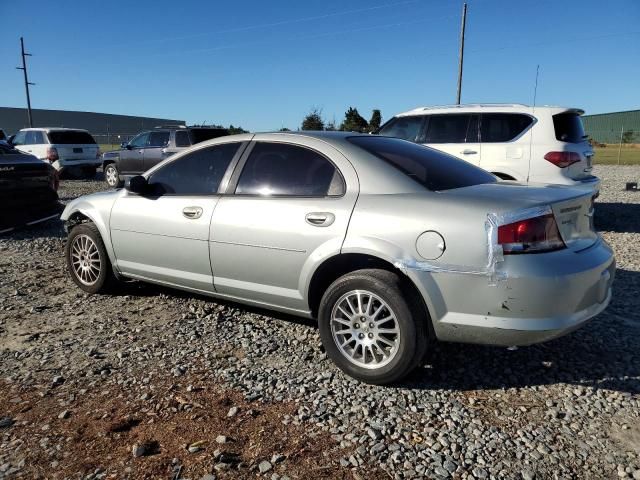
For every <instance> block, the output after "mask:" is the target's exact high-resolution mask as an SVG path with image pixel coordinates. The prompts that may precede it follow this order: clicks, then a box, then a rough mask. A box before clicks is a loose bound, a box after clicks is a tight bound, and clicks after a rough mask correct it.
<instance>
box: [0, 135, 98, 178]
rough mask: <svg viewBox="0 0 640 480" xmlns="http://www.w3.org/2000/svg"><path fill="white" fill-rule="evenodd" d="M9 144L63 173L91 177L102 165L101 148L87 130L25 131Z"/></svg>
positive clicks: (11, 139) (15, 136)
mask: <svg viewBox="0 0 640 480" xmlns="http://www.w3.org/2000/svg"><path fill="white" fill-rule="evenodd" d="M10 141H11V143H12V144H13V145H14V146H15V147H16V148H17V149H18V150H20V151H21V152H25V153H29V154H31V155H34V156H36V157H37V158H39V159H41V160H45V161H47V162H49V163H51V165H53V167H54V168H55V169H56V170H57V171H58V172H60V173H61V174H63V173H66V174H70V175H72V176H76V177H79V176H85V177H88V178H92V177H95V175H96V169H97V168H98V167H99V166H100V165H101V163H102V162H101V161H100V148H99V147H98V144H97V143H96V141H95V140H94V138H93V137H92V136H91V134H90V133H89V132H88V131H86V130H80V129H77V128H23V129H22V130H20V131H19V132H18V133H17V134H15V135H14V136H13V137H11V138H10Z"/></svg>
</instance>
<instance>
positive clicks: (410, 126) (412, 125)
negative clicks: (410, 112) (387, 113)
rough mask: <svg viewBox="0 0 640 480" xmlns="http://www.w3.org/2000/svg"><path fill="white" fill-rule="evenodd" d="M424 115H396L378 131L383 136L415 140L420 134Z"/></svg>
mask: <svg viewBox="0 0 640 480" xmlns="http://www.w3.org/2000/svg"><path fill="white" fill-rule="evenodd" d="M423 123H424V116H418V115H416V116H411V117H396V118H394V119H392V120H390V121H389V122H387V123H386V124H385V125H384V126H383V127H382V128H381V129H380V132H378V133H379V134H380V135H384V136H385V137H395V138H401V139H402V140H409V141H410V142H415V141H417V139H418V136H419V135H420V131H421V129H422V124H423Z"/></svg>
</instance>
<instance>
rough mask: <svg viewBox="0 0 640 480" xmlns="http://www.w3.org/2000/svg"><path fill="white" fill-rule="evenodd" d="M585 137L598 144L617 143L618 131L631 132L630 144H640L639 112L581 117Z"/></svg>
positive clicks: (618, 139) (618, 140)
mask: <svg viewBox="0 0 640 480" xmlns="http://www.w3.org/2000/svg"><path fill="white" fill-rule="evenodd" d="M582 122H583V123H584V129H585V132H586V133H587V135H589V137H590V138H592V139H593V140H595V141H597V142H600V143H619V142H620V131H621V129H622V128H623V127H624V131H625V132H627V131H632V132H633V135H632V136H631V143H640V110H628V111H626V112H612V113H602V114H598V115H583V117H582Z"/></svg>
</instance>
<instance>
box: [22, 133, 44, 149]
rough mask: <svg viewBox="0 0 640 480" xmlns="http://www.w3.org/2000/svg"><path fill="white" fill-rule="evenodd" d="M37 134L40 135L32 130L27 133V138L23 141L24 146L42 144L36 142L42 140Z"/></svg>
mask: <svg viewBox="0 0 640 480" xmlns="http://www.w3.org/2000/svg"><path fill="white" fill-rule="evenodd" d="M38 133H40V132H35V131H33V130H29V131H28V132H27V136H26V139H25V141H24V144H25V145H38V144H39V143H44V142H38V140H39V139H41V138H42V135H38Z"/></svg>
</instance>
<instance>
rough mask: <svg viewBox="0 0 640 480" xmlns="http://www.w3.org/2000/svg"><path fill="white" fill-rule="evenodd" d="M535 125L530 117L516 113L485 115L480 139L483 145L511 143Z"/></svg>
mask: <svg viewBox="0 0 640 480" xmlns="http://www.w3.org/2000/svg"><path fill="white" fill-rule="evenodd" d="M532 123H533V119H532V118H531V117H530V116H528V115H522V114H515V113H485V114H483V115H482V121H481V127H480V137H481V141H482V142H483V143H497V142H510V141H511V140H513V139H515V138H516V137H518V136H519V135H520V134H522V133H523V132H524V131H525V130H526V129H527V128H528V127H529V125H531V124H532Z"/></svg>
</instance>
